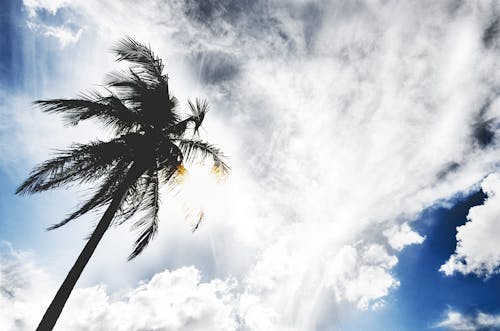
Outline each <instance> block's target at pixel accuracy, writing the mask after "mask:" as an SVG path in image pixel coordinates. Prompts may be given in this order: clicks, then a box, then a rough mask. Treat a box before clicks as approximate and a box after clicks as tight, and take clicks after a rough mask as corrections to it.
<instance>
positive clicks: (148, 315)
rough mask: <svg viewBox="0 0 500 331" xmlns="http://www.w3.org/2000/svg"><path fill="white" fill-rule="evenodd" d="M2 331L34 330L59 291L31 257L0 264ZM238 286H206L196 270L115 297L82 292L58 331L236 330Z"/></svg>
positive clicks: (164, 275)
mask: <svg viewBox="0 0 500 331" xmlns="http://www.w3.org/2000/svg"><path fill="white" fill-rule="evenodd" d="M0 280H1V282H0V291H1V292H0V303H1V306H2V314H1V316H0V325H1V326H2V330H6V331H14V330H16V331H19V330H21V331H22V330H33V329H34V328H35V327H36V325H37V323H38V322H39V319H40V318H41V316H42V314H43V309H44V307H46V306H48V303H49V295H52V294H53V292H55V290H56V288H55V286H54V282H53V281H52V279H51V278H50V276H49V275H48V274H47V273H46V272H44V271H43V270H41V269H40V268H38V267H36V266H35V265H34V264H33V262H32V258H30V256H29V255H27V254H26V253H20V252H17V251H14V250H11V251H10V253H8V254H4V255H3V256H2V258H1V259H0ZM235 285H236V284H235V283H234V281H232V280H227V281H222V280H218V279H214V280H212V281H210V282H202V281H201V274H200V271H199V270H198V269H196V268H194V267H183V268H180V269H176V270H173V271H169V270H165V271H163V272H159V273H157V274H156V275H154V276H153V277H152V278H151V279H149V280H148V281H144V282H141V283H140V284H139V285H138V286H137V287H135V288H130V289H127V290H123V291H121V292H120V293H115V294H114V295H112V296H109V295H108V293H107V291H106V288H105V286H102V285H98V286H93V287H87V288H77V289H75V290H74V291H73V293H72V295H71V297H70V299H69V300H68V303H67V306H66V308H65V310H64V311H63V313H62V315H61V318H60V320H59V321H58V323H57V325H56V328H55V329H56V330H82V331H83V330H130V331H135V330H236V326H237V321H236V319H235V314H234V309H233V307H234V306H235V305H234V302H233V301H234V296H233V294H232V293H231V290H232V289H233V288H234V287H235Z"/></svg>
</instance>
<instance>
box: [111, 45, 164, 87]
mask: <svg viewBox="0 0 500 331" xmlns="http://www.w3.org/2000/svg"><path fill="white" fill-rule="evenodd" d="M112 50H113V51H114V52H115V53H116V55H117V61H129V62H131V63H133V64H135V65H136V66H135V67H136V69H138V70H140V71H139V72H138V74H140V75H144V76H149V77H150V78H151V79H154V80H156V81H157V82H158V83H160V84H165V85H166V84H167V79H168V78H167V76H166V75H163V67H164V66H163V62H162V60H161V59H160V58H159V57H157V56H156V55H155V54H154V53H153V51H152V50H151V48H150V47H149V46H147V45H143V44H141V43H140V42H138V41H137V40H135V39H133V38H131V37H126V38H124V39H122V40H120V41H119V42H118V43H117V44H116V45H115V46H114V47H113V48H112Z"/></svg>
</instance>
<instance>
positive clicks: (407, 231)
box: [384, 223, 425, 251]
mask: <svg viewBox="0 0 500 331" xmlns="http://www.w3.org/2000/svg"><path fill="white" fill-rule="evenodd" d="M384 236H386V237H387V239H388V241H389V245H391V247H392V248H394V249H395V250H398V251H400V250H402V249H403V248H404V247H405V246H408V245H412V244H421V243H422V242H423V241H424V239H425V238H424V237H422V236H421V235H419V234H418V233H416V232H415V231H412V230H411V228H410V226H409V225H408V223H403V224H402V225H400V226H397V225H395V226H393V227H391V228H389V229H387V230H385V231H384Z"/></svg>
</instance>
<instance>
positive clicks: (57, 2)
mask: <svg viewBox="0 0 500 331" xmlns="http://www.w3.org/2000/svg"><path fill="white" fill-rule="evenodd" d="M70 1H71V0H23V5H24V7H25V8H26V9H27V10H28V13H29V15H30V17H33V16H36V11H37V10H40V9H43V10H47V11H49V12H50V13H51V14H52V15H55V14H56V13H57V10H58V9H59V8H61V7H64V6H65V5H66V4H68V3H69V2H70Z"/></svg>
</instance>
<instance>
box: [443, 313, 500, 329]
mask: <svg viewBox="0 0 500 331" xmlns="http://www.w3.org/2000/svg"><path fill="white" fill-rule="evenodd" d="M436 327H440V328H444V329H446V330H454V331H478V330H496V329H497V328H500V315H494V314H486V313H483V312H477V314H475V315H474V316H473V315H463V314H462V313H460V312H456V311H453V310H451V311H449V312H448V313H447V315H446V318H445V319H444V320H443V321H441V322H439V323H438V324H437V325H436Z"/></svg>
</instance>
